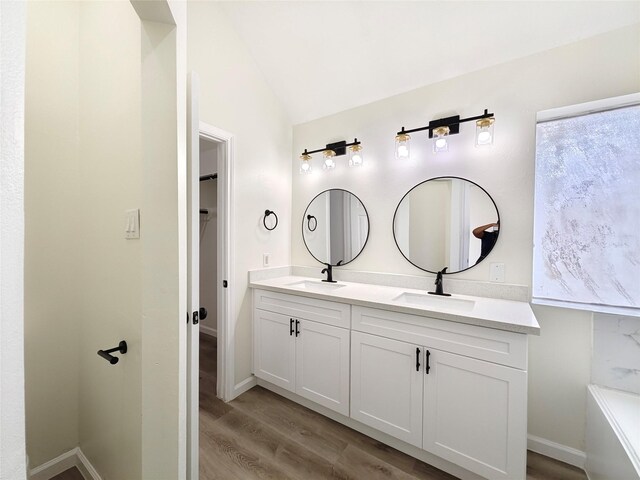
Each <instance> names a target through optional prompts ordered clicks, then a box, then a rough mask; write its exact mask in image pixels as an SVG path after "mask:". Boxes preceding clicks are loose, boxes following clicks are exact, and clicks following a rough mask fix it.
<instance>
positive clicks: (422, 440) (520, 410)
mask: <svg viewBox="0 0 640 480" xmlns="http://www.w3.org/2000/svg"><path fill="white" fill-rule="evenodd" d="M345 301H347V300H346V299H345ZM354 303H355V302H354ZM498 306H499V304H498ZM430 315H433V316H437V315H438V314H436V313H432V314H427V313H425V314H420V315H416V314H409V313H400V312H398V311H393V310H391V309H382V308H373V307H369V306H367V307H365V306H360V305H357V304H354V305H349V304H348V303H338V302H333V301H328V300H321V299H319V298H310V297H308V296H304V295H296V294H289V293H286V294H285V293H281V292H274V291H266V290H260V289H255V290H254V362H253V363H254V373H255V375H256V376H257V377H258V378H260V379H262V380H264V381H266V382H268V384H265V386H266V387H267V388H269V384H273V385H276V386H278V387H281V388H283V389H286V390H288V391H290V392H293V393H295V394H297V395H298V396H300V397H304V398H305V399H308V400H311V401H313V402H315V403H316V404H319V405H322V406H324V407H327V408H330V409H331V410H333V411H335V412H338V413H340V414H342V415H343V416H344V417H342V419H341V418H337V419H338V421H342V422H343V423H346V424H347V425H350V426H352V427H353V428H356V429H359V428H365V429H366V428H373V429H375V431H377V432H381V433H380V435H383V437H384V436H386V438H384V439H383V440H382V441H384V442H385V443H388V444H389V445H392V446H394V447H396V448H400V449H401V450H403V451H406V452H407V453H410V454H411V455H413V456H416V457H417V458H425V455H428V457H426V459H427V460H428V459H429V458H431V459H433V456H434V455H435V456H436V457H439V458H441V459H444V460H446V461H447V462H450V463H449V464H454V465H457V466H459V467H463V468H464V469H465V470H466V471H468V472H472V473H473V474H476V475H478V476H480V477H482V478H487V479H492V480H493V479H495V480H507V479H508V480H518V479H522V480H524V479H525V478H526V451H527V450H526V441H527V371H526V370H527V334H526V333H519V332H515V331H508V330H505V329H498V328H488V327H486V326H480V325H473V324H469V323H463V322H457V321H452V320H445V319H444V318H446V314H442V317H443V318H433V317H432V316H430ZM292 398H294V399H295V397H292ZM298 401H301V400H300V399H298ZM323 413H325V414H326V415H329V413H327V412H323ZM346 417H350V418H346ZM349 422H351V423H349ZM359 425H361V427H360V426H359ZM365 426H366V427H365ZM370 434H371V435H373V434H372V433H370ZM391 437H393V438H391ZM398 440H399V441H398ZM405 445H406V446H405ZM412 449H413V450H412ZM441 468H446V467H444V466H441ZM459 474H460V473H459ZM460 475H462V476H463V477H464V478H466V477H467V476H469V475H471V474H467V475H464V474H460Z"/></svg>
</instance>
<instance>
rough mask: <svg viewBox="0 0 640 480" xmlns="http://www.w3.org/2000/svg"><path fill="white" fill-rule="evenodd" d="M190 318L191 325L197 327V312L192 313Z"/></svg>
mask: <svg viewBox="0 0 640 480" xmlns="http://www.w3.org/2000/svg"><path fill="white" fill-rule="evenodd" d="M192 317H193V324H194V325H197V324H198V321H199V320H198V312H197V311H195V312H193V315H192Z"/></svg>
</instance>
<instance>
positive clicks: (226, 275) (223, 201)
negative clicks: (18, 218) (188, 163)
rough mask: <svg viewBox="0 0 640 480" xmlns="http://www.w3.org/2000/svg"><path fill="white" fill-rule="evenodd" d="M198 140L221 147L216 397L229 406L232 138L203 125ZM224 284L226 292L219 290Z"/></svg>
mask: <svg viewBox="0 0 640 480" xmlns="http://www.w3.org/2000/svg"><path fill="white" fill-rule="evenodd" d="M199 132H200V137H201V138H205V139H208V140H212V141H214V142H218V143H221V144H222V148H224V150H223V155H221V156H219V158H218V266H219V267H218V315H217V317H218V326H217V329H216V331H217V332H216V333H217V337H218V385H217V390H216V391H217V392H218V393H217V395H218V397H219V398H221V399H222V400H224V401H225V402H228V401H229V400H231V399H232V398H235V397H234V396H233V395H234V392H235V383H234V379H235V345H234V342H233V336H232V335H231V332H233V331H234V328H233V326H234V323H235V319H236V317H235V304H234V302H233V295H232V292H233V291H234V290H233V287H234V285H235V282H234V278H235V275H234V271H233V270H234V269H233V258H234V241H233V240H234V234H233V231H234V230H233V221H234V192H233V190H234V188H233V185H234V175H233V170H234V165H235V138H234V136H233V134H231V133H229V132H227V131H225V130H222V129H220V128H217V127H214V126H212V125H209V124H207V123H204V122H200V125H199ZM220 267H222V268H220ZM222 280H227V282H228V288H224V287H223V286H222Z"/></svg>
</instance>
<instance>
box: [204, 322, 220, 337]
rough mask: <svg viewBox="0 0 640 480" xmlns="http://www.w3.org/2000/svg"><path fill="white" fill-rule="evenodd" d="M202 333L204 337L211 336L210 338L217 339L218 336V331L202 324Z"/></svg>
mask: <svg viewBox="0 0 640 480" xmlns="http://www.w3.org/2000/svg"><path fill="white" fill-rule="evenodd" d="M200 333H202V334H204V335H209V336H210V337H217V336H218V329H216V328H213V327H208V326H207V325H202V323H201V324H200Z"/></svg>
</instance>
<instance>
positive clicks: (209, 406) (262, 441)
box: [54, 335, 587, 480]
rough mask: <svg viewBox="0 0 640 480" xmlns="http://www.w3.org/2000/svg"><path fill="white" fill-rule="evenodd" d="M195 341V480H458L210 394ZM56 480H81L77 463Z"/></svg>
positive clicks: (252, 396)
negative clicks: (197, 378) (197, 454)
mask: <svg viewBox="0 0 640 480" xmlns="http://www.w3.org/2000/svg"><path fill="white" fill-rule="evenodd" d="M200 338H201V342H200V480H254V479H273V480H286V479H292V480H294V479H295V480H297V479H300V480H321V479H343V480H379V479H385V480H389V479H398V480H400V479H402V480H413V479H423V480H427V479H428V480H445V479H448V480H451V479H454V478H455V477H452V476H451V475H449V474H447V473H445V472H442V471H441V470H438V469H436V468H434V467H432V466H430V465H427V464H426V463H423V462H421V461H419V460H416V459H414V458H413V457H410V456H408V455H405V454H404V453H401V452H399V451H397V450H395V449H393V448H391V447H388V446H386V445H384V444H382V443H380V442H377V441H376V440H373V439H371V438H369V437H367V436H365V435H362V434H360V433H358V432H356V431H354V430H351V429H350V428H347V427H345V426H344V425H341V424H339V423H337V422H334V421H333V420H330V419H328V418H326V417H323V416H322V415H319V414H317V413H315V412H313V411H311V410H309V409H307V408H305V407H302V406H300V405H298V404H296V403H293V402H291V401H289V400H287V399H285V398H283V397H280V396H278V395H276V394H274V393H271V392H270V391H268V390H265V389H264V388H260V387H255V388H253V389H252V390H250V391H248V392H246V393H244V394H243V395H241V396H240V397H238V398H237V399H235V400H233V401H232V402H230V403H227V404H225V403H224V402H222V401H221V400H219V399H218V398H216V395H215V392H216V366H217V364H216V363H217V362H216V358H217V348H216V339H215V338H214V337H210V336H208V335H201V336H200ZM527 463H528V465H527V480H586V478H587V477H586V475H585V473H584V472H583V471H582V470H580V469H578V468H576V467H572V466H570V465H567V464H565V463H561V462H558V461H556V460H553V459H550V458H548V457H544V456H542V455H538V454H537V453H533V452H529V454H528V458H527ZM76 474H77V475H76ZM73 475H76V476H73ZM54 478H55V480H82V476H80V472H78V471H77V470H76V469H75V468H74V469H71V470H68V471H66V472H64V473H63V474H61V475H58V476H57V477H54ZM121 480H125V479H121ZM144 480H152V479H144Z"/></svg>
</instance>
